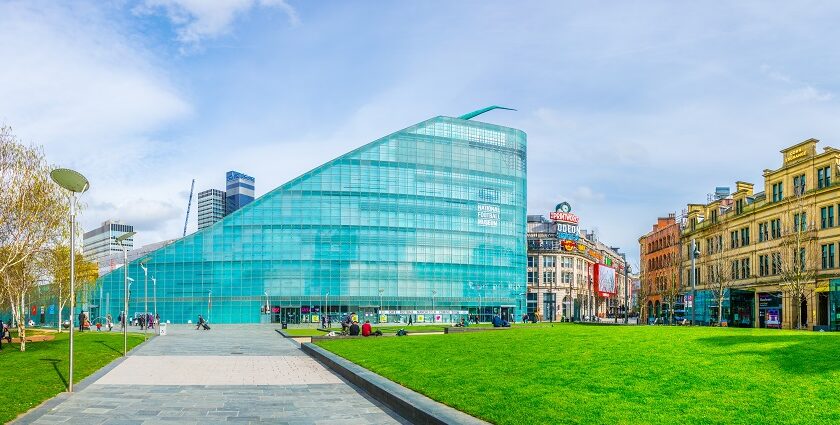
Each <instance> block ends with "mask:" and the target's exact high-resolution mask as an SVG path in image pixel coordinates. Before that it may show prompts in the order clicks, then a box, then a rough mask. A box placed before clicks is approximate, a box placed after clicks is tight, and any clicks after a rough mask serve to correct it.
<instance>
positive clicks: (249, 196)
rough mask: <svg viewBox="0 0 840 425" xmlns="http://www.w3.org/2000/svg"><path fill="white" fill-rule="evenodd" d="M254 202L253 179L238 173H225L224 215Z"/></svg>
mask: <svg viewBox="0 0 840 425" xmlns="http://www.w3.org/2000/svg"><path fill="white" fill-rule="evenodd" d="M253 200H254V178H253V177H251V176H249V175H246V174H242V173H240V172H238V171H228V172H227V187H226V204H225V215H228V214H230V213H232V212H234V211H236V210H238V209H240V208H242V207H244V206H245V205H248V204H249V203H251V201H253Z"/></svg>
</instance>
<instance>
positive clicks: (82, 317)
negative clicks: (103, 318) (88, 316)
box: [79, 311, 85, 332]
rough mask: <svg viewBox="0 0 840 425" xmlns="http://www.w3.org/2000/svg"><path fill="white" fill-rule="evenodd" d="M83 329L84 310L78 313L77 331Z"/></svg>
mask: <svg viewBox="0 0 840 425" xmlns="http://www.w3.org/2000/svg"><path fill="white" fill-rule="evenodd" d="M84 330H85V312H84V311H83V312H81V313H79V332H83V331H84Z"/></svg>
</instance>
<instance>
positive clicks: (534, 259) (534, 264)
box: [528, 255, 537, 267]
mask: <svg viewBox="0 0 840 425" xmlns="http://www.w3.org/2000/svg"><path fill="white" fill-rule="evenodd" d="M528 267H537V257H534V256H532V255H529V256H528Z"/></svg>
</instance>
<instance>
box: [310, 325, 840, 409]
mask: <svg viewBox="0 0 840 425" xmlns="http://www.w3.org/2000/svg"><path fill="white" fill-rule="evenodd" d="M318 345H320V346H322V347H324V348H325V349H328V350H330V351H333V352H335V353H337V354H339V355H341V356H342V357H345V358H347V359H349V360H352V361H354V362H356V363H358V364H360V365H362V366H364V367H366V368H368V369H370V370H373V371H375V372H377V373H379V374H381V375H383V376H386V377H388V378H390V379H392V380H394V381H396V382H399V383H400V384H402V385H404V386H406V387H409V388H411V389H413V390H416V391H418V392H421V393H423V394H425V395H427V396H429V397H431V398H433V399H435V400H438V401H441V402H443V403H446V404H448V405H450V406H453V407H455V408H457V409H459V410H462V411H465V412H467V413H470V414H472V415H474V416H478V417H480V418H482V419H485V420H488V421H490V422H494V423H500V424H531V423H534V424H549V423H551V424H559V423H586V424H588V423H605V424H607V423H608V424H622V423H623V424H630V423H633V424H640V423H686V424H698V423H720V424H724V423H726V424H728V423H744V424H754V423H807V424H815V423H840V334H835V333H817V332H804V331H801V332H797V331H778V330H763V329H754V330H753V329H735V328H689V327H664V326H656V327H653V326H585V325H572V324H554V325H553V326H534V327H521V328H516V329H513V330H510V331H505V332H477V333H465V334H453V335H441V336H428V337H423V338H375V339H349V340H348V339H345V340H328V341H319V342H318Z"/></svg>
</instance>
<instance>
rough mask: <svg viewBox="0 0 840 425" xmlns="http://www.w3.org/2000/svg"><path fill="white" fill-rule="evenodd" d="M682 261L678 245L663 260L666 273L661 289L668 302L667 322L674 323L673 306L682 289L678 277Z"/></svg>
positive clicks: (680, 280)
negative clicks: (663, 285)
mask: <svg viewBox="0 0 840 425" xmlns="http://www.w3.org/2000/svg"><path fill="white" fill-rule="evenodd" d="M682 262H683V258H682V249H679V246H678V249H677V250H676V251H675V252H674V253H672V254H670V255H669V256H668V257H666V261H665V267H666V274H665V276H664V277H665V278H666V279H667V280H666V281H665V287H664V288H663V291H662V298H663V299H664V300H665V302H667V303H668V323H674V306H675V305H676V304H677V300H678V299H679V297H680V294H682V291H683V285H682V279H680V276H681V275H682V273H681V271H682Z"/></svg>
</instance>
